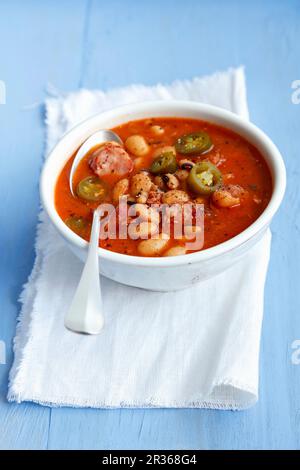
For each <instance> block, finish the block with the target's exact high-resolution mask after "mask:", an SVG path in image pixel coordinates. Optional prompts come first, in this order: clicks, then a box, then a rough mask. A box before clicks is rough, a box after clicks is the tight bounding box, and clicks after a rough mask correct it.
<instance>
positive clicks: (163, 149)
mask: <svg viewBox="0 0 300 470" xmlns="http://www.w3.org/2000/svg"><path fill="white" fill-rule="evenodd" d="M169 152H171V153H173V154H174V155H176V150H175V147H173V146H172V145H164V146H163V147H158V148H157V149H156V150H154V152H153V158H156V157H159V156H160V155H161V154H163V153H169Z"/></svg>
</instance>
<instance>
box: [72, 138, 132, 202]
mask: <svg viewBox="0 0 300 470" xmlns="http://www.w3.org/2000/svg"><path fill="white" fill-rule="evenodd" d="M104 142H117V143H118V144H120V145H123V142H122V140H121V139H120V137H119V136H118V135H117V134H115V133H114V132H113V131H109V130H106V129H102V130H100V131H97V132H95V133H94V134H92V135H91V136H90V137H89V138H88V139H87V140H86V141H85V142H83V144H82V145H81V146H80V147H79V149H78V151H77V154H76V157H75V158H74V160H73V163H72V167H71V172H70V177H69V183H70V190H71V193H72V194H73V196H75V194H74V189H73V188H74V185H73V179H74V174H75V171H76V169H77V167H78V165H79V163H80V162H81V160H82V159H83V157H85V155H86V154H87V153H88V152H89V151H90V150H91V149H92V148H93V147H96V146H97V145H99V144H103V143H104Z"/></svg>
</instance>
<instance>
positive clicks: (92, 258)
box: [65, 130, 122, 335]
mask: <svg viewBox="0 0 300 470" xmlns="http://www.w3.org/2000/svg"><path fill="white" fill-rule="evenodd" d="M108 141H110V142H111V141H115V142H118V143H120V144H122V141H121V139H120V137H119V136H118V135H117V134H115V133H114V132H112V131H107V130H101V131H98V132H95V134H92V135H91V136H90V137H89V138H88V139H87V140H86V141H85V142H84V143H83V144H82V145H81V147H80V148H79V150H78V152H77V155H76V157H75V159H74V161H73V165H72V168H71V173H70V189H71V193H72V194H73V196H74V192H73V177H74V173H75V170H76V168H77V167H78V164H79V162H80V161H81V160H82V158H83V157H84V156H85V155H86V154H87V153H88V152H89V150H91V149H92V148H93V147H95V146H96V145H99V144H101V143H103V142H108ZM100 210H101V205H100V206H99V207H97V209H96V210H95V211H94V215H93V224H92V228H91V237H90V243H89V251H88V256H87V260H86V263H85V266H84V268H83V271H82V275H81V278H80V281H79V284H78V286H77V289H76V292H75V295H74V297H73V301H72V303H71V306H70V309H69V311H68V313H67V315H66V317H65V326H66V328H68V329H69V330H72V331H75V332H77V333H86V334H90V335H93V334H94V335H95V334H98V333H100V331H101V330H102V327H103V324H104V318H103V307H102V296H101V285H100V276H99V260H98V246H99V234H100V215H101V214H100Z"/></svg>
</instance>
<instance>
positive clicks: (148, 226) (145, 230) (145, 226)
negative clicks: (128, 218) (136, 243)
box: [128, 221, 158, 240]
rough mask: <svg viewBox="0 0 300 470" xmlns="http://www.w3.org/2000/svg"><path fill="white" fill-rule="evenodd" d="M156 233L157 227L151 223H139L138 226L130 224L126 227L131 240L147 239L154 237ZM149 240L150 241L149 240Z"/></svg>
mask: <svg viewBox="0 0 300 470" xmlns="http://www.w3.org/2000/svg"><path fill="white" fill-rule="evenodd" d="M157 232H158V225H157V224H154V223H153V222H148V221H147V222H145V221H144V222H141V223H140V224H137V225H135V224H133V223H131V224H130V225H129V227H128V235H129V237H130V238H132V239H133V240H136V239H137V238H142V239H143V238H144V239H145V238H146V239H147V238H149V237H150V236H152V235H155V234H156V233H157ZM149 240H150V239H149Z"/></svg>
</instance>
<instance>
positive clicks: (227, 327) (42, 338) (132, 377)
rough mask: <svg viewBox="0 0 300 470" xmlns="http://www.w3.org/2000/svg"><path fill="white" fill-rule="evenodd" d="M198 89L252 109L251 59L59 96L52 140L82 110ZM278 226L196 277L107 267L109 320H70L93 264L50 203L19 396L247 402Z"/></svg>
mask: <svg viewBox="0 0 300 470" xmlns="http://www.w3.org/2000/svg"><path fill="white" fill-rule="evenodd" d="M172 98H177V99H191V100H195V101H202V102H206V103H212V104H215V105H219V106H222V107H224V108H227V109H230V110H232V111H234V112H236V113H238V114H240V115H242V116H244V117H247V116H248V111H247V102H246V91H245V78H244V72H243V69H242V68H239V69H233V70H229V71H227V72H224V73H217V74H214V75H212V76H209V77H205V78H196V79H194V80H192V81H176V82H174V83H173V84H172V85H170V86H162V85H158V86H154V87H145V86H141V85H134V86H130V87H126V88H121V89H116V90H112V91H109V92H107V93H105V92H102V91H88V90H81V91H79V92H75V93H71V94H68V95H65V96H56V97H52V98H49V99H48V100H47V103H46V107H47V120H46V124H47V131H48V139H47V145H48V150H49V149H50V148H51V147H52V146H53V144H54V143H55V142H56V141H57V139H59V137H60V136H61V135H62V134H63V133H64V132H65V131H66V130H68V129H69V128H71V127H72V126H73V125H74V124H76V123H77V122H78V121H80V120H82V119H84V118H86V117H87V116H90V115H91V114H93V113H96V112H99V111H102V110H104V109H107V108H110V107H113V106H115V105H120V104H123V103H128V102H134V101H140V100H152V99H167V100H168V99H172ZM269 250H270V233H267V234H266V236H265V237H264V238H263V239H262V240H261V242H260V243H259V244H258V245H256V246H255V247H254V248H253V249H252V251H251V252H250V253H248V254H247V255H246V256H245V258H244V259H243V260H242V261H241V262H239V264H237V265H235V266H234V267H232V268H230V269H229V270H227V271H226V272H225V273H223V274H221V275H219V276H217V277H215V278H214V279H211V280H208V281H206V282H204V283H200V284H198V285H195V286H193V287H192V288H190V289H188V290H185V291H179V292H171V293H157V292H147V291H144V290H139V289H136V288H131V287H126V286H123V285H120V284H117V283H115V282H113V281H110V280H108V279H105V278H103V279H102V287H103V294H104V311H105V318H106V324H105V329H104V330H103V332H102V333H101V334H100V335H99V336H81V335H77V334H74V333H72V332H70V331H67V330H66V329H65V328H64V326H63V318H64V314H65V312H66V309H67V308H68V306H69V304H70V301H71V298H72V296H73V293H74V290H75V287H76V285H77V283H78V280H79V277H80V273H81V270H82V264H81V262H80V261H79V260H78V259H77V258H76V257H75V256H74V255H73V254H72V253H71V252H70V251H69V249H68V248H67V247H66V246H65V244H64V242H63V241H62V240H61V239H60V237H59V235H58V234H57V233H56V232H55V230H54V229H53V228H52V226H51V225H50V223H49V221H48V220H47V217H46V215H45V214H44V213H43V212H42V213H41V217H40V224H39V227H38V234H37V240H36V261H35V265H34V268H33V271H32V274H31V276H30V278H29V280H28V282H27V284H26V285H25V287H24V290H23V293H22V296H21V302H22V310H21V314H20V318H19V322H18V326H17V335H16V338H15V345H14V351H15V360H14V364H13V367H12V370H11V373H10V386H9V393H8V399H9V400H12V401H17V402H21V401H28V400H29V401H35V402H38V403H40V404H45V405H50V406H87V407H99V408H100V407H101V408H102V407H199V408H200V407H201V408H202V407H203V408H219V409H243V408H246V407H249V406H251V405H253V404H254V403H255V402H256V400H257V397H258V358H259V343H260V333H261V321H262V313H263V293H264V283H265V275H266V270H267V266H268V260H269Z"/></svg>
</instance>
